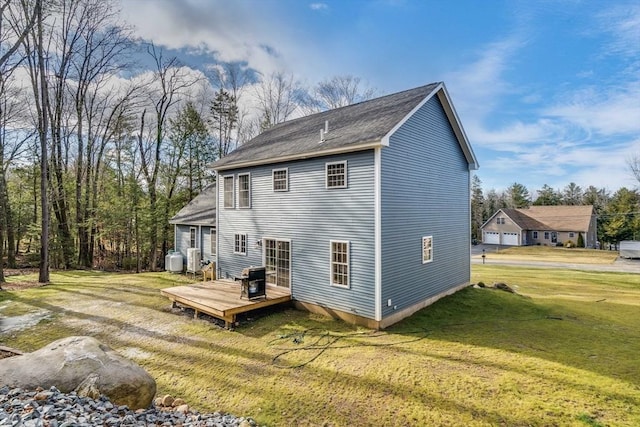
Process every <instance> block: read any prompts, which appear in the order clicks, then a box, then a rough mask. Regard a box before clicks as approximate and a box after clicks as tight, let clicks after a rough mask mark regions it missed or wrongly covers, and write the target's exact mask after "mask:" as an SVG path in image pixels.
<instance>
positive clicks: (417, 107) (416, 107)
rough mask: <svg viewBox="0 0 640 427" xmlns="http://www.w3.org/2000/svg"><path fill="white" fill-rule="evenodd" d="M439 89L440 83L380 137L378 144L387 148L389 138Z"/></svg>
mask: <svg viewBox="0 0 640 427" xmlns="http://www.w3.org/2000/svg"><path fill="white" fill-rule="evenodd" d="M441 87H442V83H440V84H438V86H436V87H435V88H434V89H433V90H432V91H431V93H429V95H427V96H426V97H425V98H424V99H423V100H422V101H420V103H419V104H418V105H416V106H415V107H413V110H411V111H410V112H409V114H407V115H406V116H404V117H403V118H402V120H400V121H399V122H398V123H396V125H395V126H394V127H392V128H391V130H390V131H389V132H387V134H386V135H385V136H383V137H382V139H381V141H380V142H382V145H383V146H385V147H388V146H389V139H390V138H391V135H393V134H394V133H395V132H396V131H397V130H398V129H399V128H400V126H402V125H403V124H405V122H406V121H407V120H409V118H411V116H413V115H414V114H415V113H416V111H418V110H419V109H420V108H422V106H423V105H424V104H426V103H427V101H428V100H430V99H431V98H433V96H434V95H435V94H436V93H437V92H438V91H439V90H440V88H441Z"/></svg>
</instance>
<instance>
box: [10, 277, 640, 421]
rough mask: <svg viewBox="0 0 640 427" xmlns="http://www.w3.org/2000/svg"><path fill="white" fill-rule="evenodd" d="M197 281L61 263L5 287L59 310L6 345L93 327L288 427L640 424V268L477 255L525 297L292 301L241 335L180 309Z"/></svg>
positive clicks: (200, 405)
mask: <svg viewBox="0 0 640 427" xmlns="http://www.w3.org/2000/svg"><path fill="white" fill-rule="evenodd" d="M10 279H14V278H10ZM23 279H24V278H20V279H19V280H23ZM14 280H18V279H14ZM184 280H185V279H184V277H182V276H173V275H169V274H166V273H149V274H140V275H133V274H120V275H111V274H105V273H94V272H64V273H53V274H52V281H53V283H52V284H51V285H48V286H45V287H41V288H33V289H29V290H24V291H16V292H0V307H2V306H10V305H13V304H19V305H20V306H21V307H22V309H21V310H20V314H22V312H23V311H24V307H30V308H31V310H33V311H42V310H49V311H51V312H52V316H51V317H50V318H49V319H48V320H45V321H42V322H40V323H39V324H38V325H37V326H34V327H31V328H29V329H28V330H25V331H20V332H15V333H7V334H5V335H0V342H1V343H2V344H4V345H9V346H12V347H16V348H19V349H22V350H24V351H31V350H34V349H36V348H39V347H41V346H43V345H44V344H46V343H48V342H51V341H53V340H54V339H57V338H61V337H64V336H69V335H80V334H81V335H92V336H95V337H96V338H98V339H100V340H101V341H103V342H105V343H107V344H108V345H110V346H111V347H113V348H115V349H116V350H118V351H119V352H120V353H121V354H124V355H126V356H127V357H130V358H132V359H134V360H135V361H136V362H138V363H140V364H141V365H142V366H144V367H145V368H146V369H147V370H148V371H149V372H150V373H151V374H152V375H153V376H154V378H156V381H157V383H158V393H159V394H165V393H170V394H173V395H175V396H180V397H183V398H185V399H186V400H187V401H188V402H189V403H190V404H191V405H192V406H194V407H195V408H197V409H199V410H201V411H213V410H222V411H227V412H231V413H234V414H236V415H244V416H251V417H253V418H255V419H256V420H257V421H258V422H259V423H261V424H267V425H274V426H298V425H314V426H315V425H331V426H351V425H358V426H369V425H371V426H374V425H375V426H380V425H385V426H394V425H397V426H406V425H447V426H450V425H465V426H495V425H505V426H525V425H526V426H551V425H562V426H601V425H602V426H604V425H612V426H613V425H615V426H635V425H640V368H639V366H638V363H637V355H638V354H640V314H639V313H640V277H639V276H638V275H634V274H622V273H597V272H581V271H564V270H557V269H553V270H552V269H535V268H517V267H505V266H496V265H476V266H474V268H473V281H474V282H477V281H479V280H482V281H484V282H485V283H487V284H491V283H492V282H495V281H502V282H505V283H507V284H509V285H510V286H512V287H514V288H515V289H517V291H518V294H515V295H514V294H509V293H506V292H503V291H496V290H490V289H472V288H469V289H465V290H463V291H461V292H458V293H457V294H455V295H453V296H450V297H447V298H445V299H443V300H440V301H438V302H437V303H436V304H434V305H432V306H431V307H428V308H427V309H424V310H422V311H420V312H418V313H416V314H415V315H414V316H412V317H411V318H409V319H406V320H405V321H403V322H401V323H399V324H397V325H395V326H394V327H392V328H390V329H389V330H387V331H384V332H374V331H370V330H367V329H363V328H358V327H354V326H350V325H347V324H345V323H343V322H339V321H335V320H332V319H328V318H325V317H321V316H316V315H313V314H309V313H305V312H299V311H295V310H292V309H286V310H281V311H274V312H265V313H263V315H262V316H261V317H259V318H257V319H255V320H253V321H248V322H243V323H242V325H241V326H240V327H239V328H237V329H236V331H234V332H230V331H226V330H223V329H221V328H219V327H218V326H216V325H215V324H213V323H211V322H208V321H206V320H202V319H200V320H197V321H194V320H193V319H191V318H189V317H187V316H184V315H178V314H174V313H171V312H170V310H169V303H168V301H167V300H166V299H165V298H163V297H161V296H160V294H159V289H162V288H164V287H168V286H173V285H175V284H179V283H182V282H184ZM0 315H3V316H6V314H4V311H2V310H0Z"/></svg>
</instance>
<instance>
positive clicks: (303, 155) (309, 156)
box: [212, 139, 381, 172]
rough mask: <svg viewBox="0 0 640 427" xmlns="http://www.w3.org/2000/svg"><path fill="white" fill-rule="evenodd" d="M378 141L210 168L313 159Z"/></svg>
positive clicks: (373, 145) (375, 144) (361, 148)
mask: <svg viewBox="0 0 640 427" xmlns="http://www.w3.org/2000/svg"><path fill="white" fill-rule="evenodd" d="M380 143H381V141H379V140H377V139H376V140H374V141H368V142H364V143H362V144H354V145H347V146H344V147H339V148H333V149H330V150H323V151H317V152H313V153H308V152H305V153H300V154H291V155H288V156H281V157H273V158H268V159H261V160H249V161H246V162H240V163H229V164H228V165H222V166H218V167H216V166H215V164H213V165H212V168H213V170H215V171H217V172H221V171H225V170H229V169H240V168H246V167H251V166H260V165H268V164H273V163H282V162H288V161H291V160H305V159H314V158H316V157H324V156H330V155H333V154H345V153H354V152H356V151H364V150H371V149H373V148H376V147H380Z"/></svg>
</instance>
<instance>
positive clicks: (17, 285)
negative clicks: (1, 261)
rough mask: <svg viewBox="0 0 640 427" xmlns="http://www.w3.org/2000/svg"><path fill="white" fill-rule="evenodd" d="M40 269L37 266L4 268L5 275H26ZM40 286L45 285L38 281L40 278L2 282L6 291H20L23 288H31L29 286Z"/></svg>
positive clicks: (0, 284)
mask: <svg viewBox="0 0 640 427" xmlns="http://www.w3.org/2000/svg"><path fill="white" fill-rule="evenodd" d="M37 272H38V270H37V269H35V268H16V269H12V268H8V269H6V270H4V277H5V278H7V277H11V276H26V275H29V274H34V273H37ZM40 286H45V285H43V284H42V283H39V282H38V279H35V278H34V279H33V280H21V281H17V282H16V281H12V282H5V283H0V287H1V288H2V289H3V290H5V291H19V290H22V289H29V288H38V287H40Z"/></svg>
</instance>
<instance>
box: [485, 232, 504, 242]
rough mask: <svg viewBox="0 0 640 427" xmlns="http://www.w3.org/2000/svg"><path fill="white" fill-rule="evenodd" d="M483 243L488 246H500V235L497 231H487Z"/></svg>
mask: <svg viewBox="0 0 640 427" xmlns="http://www.w3.org/2000/svg"><path fill="white" fill-rule="evenodd" d="M482 243H486V244H487V245H499V244H500V233H497V232H495V231H485V232H484V238H483V239H482Z"/></svg>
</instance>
